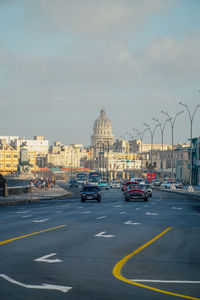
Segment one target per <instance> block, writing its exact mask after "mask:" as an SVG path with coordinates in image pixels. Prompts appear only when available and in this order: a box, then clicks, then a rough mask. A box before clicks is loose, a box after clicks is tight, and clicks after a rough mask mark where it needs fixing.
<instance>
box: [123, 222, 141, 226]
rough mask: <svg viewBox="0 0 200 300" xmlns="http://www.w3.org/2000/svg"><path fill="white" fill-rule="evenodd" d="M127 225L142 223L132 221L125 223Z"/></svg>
mask: <svg viewBox="0 0 200 300" xmlns="http://www.w3.org/2000/svg"><path fill="white" fill-rule="evenodd" d="M124 224H125V225H140V224H141V223H134V222H132V221H128V222H125V223H124Z"/></svg>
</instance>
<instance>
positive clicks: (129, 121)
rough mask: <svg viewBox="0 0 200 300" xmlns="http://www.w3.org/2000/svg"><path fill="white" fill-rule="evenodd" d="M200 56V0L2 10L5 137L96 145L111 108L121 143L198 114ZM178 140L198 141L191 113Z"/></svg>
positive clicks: (47, 1) (48, 1)
mask: <svg viewBox="0 0 200 300" xmlns="http://www.w3.org/2000/svg"><path fill="white" fill-rule="evenodd" d="M199 55H200V1H198V0H190V1H187V0H152V1H148V0H102V1H101V2H99V1H98V0H85V1H84V2H83V1H81V0H76V1H71V0H69V1H66V0H57V1H55V0H40V1H39V0H29V1H25V0H19V1H13V0H9V1H1V2H0V87H1V89H0V99H1V100H0V105H1V115H2V117H1V130H0V135H19V136H27V137H32V136H33V135H44V136H45V137H46V138H47V139H49V140H50V141H51V143H53V141H57V140H59V141H61V142H63V143H65V144H70V143H82V144H84V145H88V144H89V143H90V136H91V135H92V130H93V122H94V120H95V119H96V118H97V117H98V116H99V113H100V109H101V108H102V107H105V109H106V112H107V115H108V116H109V118H110V119H111V121H112V125H113V133H114V135H115V137H116V138H118V137H119V136H121V135H123V136H124V135H125V134H126V132H130V133H133V132H132V128H133V127H136V128H138V129H139V130H142V129H143V128H144V126H143V123H144V122H146V123H148V124H150V126H154V122H153V120H152V117H157V118H159V120H160V121H161V122H164V120H165V117H164V115H162V114H161V110H165V111H168V112H169V114H170V115H172V116H174V115H175V114H176V112H177V111H180V110H181V109H182V108H181V107H180V105H179V104H178V103H179V101H182V102H185V103H187V104H188V106H189V108H190V109H191V111H193V110H194V108H195V107H196V105H197V104H198V103H200V93H199V92H198V90H200V82H199V74H200V72H199V71H200V59H199ZM199 117H200V109H199V111H197V113H196V115H195V119H194V122H193V132H194V135H195V136H200V126H199V119H200V118H199ZM183 128H184V129H183ZM174 135H175V138H174V139H175V142H176V143H177V142H186V141H187V139H188V138H189V119H188V115H187V113H184V114H183V115H181V116H180V117H179V118H178V119H177V122H176V126H175V132H174ZM145 139H146V142H149V141H150V137H149V136H146V137H145ZM160 139H161V138H160V134H159V132H157V133H156V134H155V142H157V143H159V142H160ZM164 142H165V143H170V142H171V135H170V128H169V127H166V132H165V141H164Z"/></svg>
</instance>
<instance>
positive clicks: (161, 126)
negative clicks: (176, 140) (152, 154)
mask: <svg viewBox="0 0 200 300" xmlns="http://www.w3.org/2000/svg"><path fill="white" fill-rule="evenodd" d="M152 119H153V120H154V121H155V122H157V124H158V126H159V127H160V131H161V143H162V154H161V179H163V177H164V176H163V173H164V170H163V140H164V130H165V126H166V124H167V122H168V121H170V119H169V118H168V119H166V120H165V122H164V124H163V125H162V124H161V123H160V121H159V120H158V119H156V118H152Z"/></svg>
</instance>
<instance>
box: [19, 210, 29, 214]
mask: <svg viewBox="0 0 200 300" xmlns="http://www.w3.org/2000/svg"><path fill="white" fill-rule="evenodd" d="M28 212H29V210H24V211H17V214H26V213H28Z"/></svg>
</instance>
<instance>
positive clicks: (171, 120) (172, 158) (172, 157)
mask: <svg viewBox="0 0 200 300" xmlns="http://www.w3.org/2000/svg"><path fill="white" fill-rule="evenodd" d="M161 113H163V114H164V115H166V116H167V118H168V119H169V121H170V125H171V129H172V156H171V168H172V171H171V172H172V174H171V177H172V182H174V125H175V121H176V118H177V117H178V115H180V114H182V113H183V110H182V111H179V112H177V113H176V115H175V117H174V119H173V118H172V117H170V115H169V113H168V112H165V111H163V110H162V111H161Z"/></svg>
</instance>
